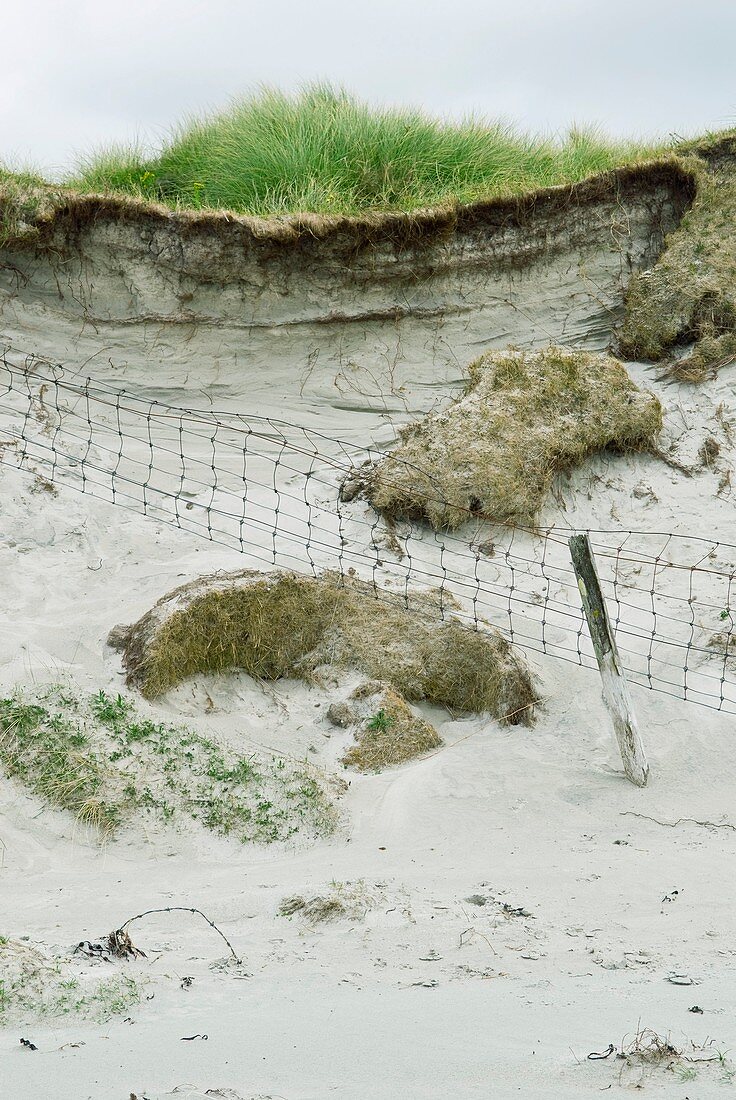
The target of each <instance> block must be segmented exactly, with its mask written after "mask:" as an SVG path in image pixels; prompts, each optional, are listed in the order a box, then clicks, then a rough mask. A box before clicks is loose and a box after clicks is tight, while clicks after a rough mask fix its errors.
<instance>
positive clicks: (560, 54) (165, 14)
mask: <svg viewBox="0 0 736 1100" xmlns="http://www.w3.org/2000/svg"><path fill="white" fill-rule="evenodd" d="M2 39H3V51H2V70H1V76H2V84H1V85H0V88H1V90H0V159H3V160H6V161H7V160H13V161H14V162H15V163H16V164H17V163H19V162H30V163H32V164H35V165H36V166H38V167H40V168H42V169H44V170H46V171H47V172H53V171H59V170H60V169H63V168H64V167H65V166H68V165H70V164H71V162H72V161H73V158H74V155H75V153H78V152H80V151H84V150H88V149H90V148H92V147H94V146H95V145H98V144H100V143H103V144H104V143H110V142H114V141H118V140H128V139H131V138H136V136H138V137H140V138H143V139H147V140H149V141H154V142H155V141H156V140H158V139H160V138H161V136H162V135H163V134H164V133H165V131H166V129H167V128H168V127H169V126H170V125H171V124H172V123H173V122H175V121H176V120H177V119H179V118H181V117H182V115H185V114H187V113H191V112H193V111H200V110H202V109H207V108H212V107H216V106H218V105H219V104H224V103H226V102H227V101H228V100H229V99H230V97H232V96H234V95H237V94H239V93H242V92H244V91H247V90H248V89H249V88H252V87H253V86H254V85H256V84H258V83H259V82H266V83H270V84H275V85H279V86H281V87H283V88H294V87H296V86H298V85H299V84H300V83H302V82H304V81H306V80H310V79H315V78H319V79H329V80H332V81H334V82H335V83H338V84H342V85H345V86H347V87H348V88H350V89H351V90H353V91H355V92H357V93H358V94H359V95H361V96H363V97H365V98H368V99H370V100H373V101H375V102H380V103H409V104H412V105H415V106H422V107H425V108H426V109H428V110H430V111H432V112H434V113H437V114H443V115H455V116H457V115H462V114H464V113H467V112H470V111H476V112H479V113H482V114H485V115H488V116H499V115H501V116H504V117H506V118H511V119H514V120H517V121H518V122H519V123H520V124H522V125H523V126H524V127H526V128H531V129H535V130H546V131H549V130H552V131H555V130H559V129H561V128H565V127H566V126H567V125H568V124H569V123H570V122H571V121H573V120H575V121H578V122H598V123H600V124H601V125H603V126H604V127H605V128H606V129H608V130H609V131H610V132H612V133H617V134H643V135H653V134H667V133H671V132H675V133H692V132H695V131H700V130H703V129H706V128H721V127H724V126H728V125H734V124H736V0H696V2H694V3H693V2H692V0H688V2H687V3H685V2H682V0H603V2H601V0H503V2H499V0H362V2H360V3H356V2H354V0H258V2H254V0H199V2H197V0H115V2H114V3H113V2H111V0H94V2H88V0H3V3H2Z"/></svg>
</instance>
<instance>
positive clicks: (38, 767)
mask: <svg viewBox="0 0 736 1100" xmlns="http://www.w3.org/2000/svg"><path fill="white" fill-rule="evenodd" d="M0 765H1V766H2V767H3V769H4V770H5V771H6V772H7V774H8V775H10V776H12V777H13V778H16V779H19V780H20V781H21V782H23V783H24V784H26V786H28V787H29V788H30V790H32V791H33V792H34V793H36V794H38V795H40V796H41V797H42V798H43V799H44V800H45V801H46V802H47V803H49V804H50V805H51V806H55V807H58V808H60V809H64V810H68V811H70V812H71V813H72V814H74V816H75V818H76V819H77V820H78V821H80V822H82V823H84V824H87V825H91V826H94V827H96V828H98V829H99V830H100V831H101V832H103V833H112V832H114V831H115V830H116V829H117V828H118V827H119V826H121V825H123V824H125V823H127V822H129V821H131V819H133V818H134V816H135V815H136V814H143V813H144V814H148V815H152V816H153V817H154V818H158V819H159V820H160V821H162V822H174V823H175V822H177V821H181V820H191V819H194V820H195V821H198V822H200V823H201V824H202V825H203V826H204V827H205V828H207V829H211V830H213V831H214V832H216V833H219V834H221V835H232V836H234V837H236V838H237V839H239V840H241V841H243V842H246V841H259V842H264V843H270V842H272V841H278V840H286V839H288V838H289V837H290V836H292V835H293V834H294V833H297V832H299V833H302V834H306V835H307V836H311V837H316V836H318V835H321V834H325V833H329V832H331V831H332V830H333V829H334V828H335V826H336V824H337V810H336V806H335V803H334V801H333V799H332V796H331V793H330V791H329V785H328V784H327V782H326V781H324V780H323V777H322V776H321V774H320V773H319V772H318V771H317V770H316V769H314V768H311V767H309V766H308V765H306V764H298V765H292V764H287V763H286V762H285V761H284V760H282V759H273V758H269V757H267V756H265V755H264V754H255V753H249V754H248V756H247V757H245V756H241V755H239V754H238V753H236V752H233V751H232V750H228V749H227V748H226V747H224V746H222V745H219V744H217V743H216V742H214V741H213V740H211V739H210V738H207V737H203V736H202V735H200V734H198V733H195V732H194V731H193V730H191V729H187V728H186V727H183V726H173V725H169V724H167V723H164V722H157V721H154V720H152V719H151V718H149V717H145V716H144V715H142V714H141V713H140V712H139V710H138V708H137V707H136V705H135V703H134V702H133V700H132V699H126V698H124V697H123V696H121V695H117V696H114V697H111V696H108V695H106V694H105V693H104V692H99V693H98V694H96V695H80V694H77V693H76V692H74V691H72V690H70V689H69V688H67V687H59V686H52V687H47V688H42V689H39V690H36V691H35V692H34V693H33V694H32V695H31V694H21V693H16V694H15V695H14V696H12V697H10V698H7V699H0Z"/></svg>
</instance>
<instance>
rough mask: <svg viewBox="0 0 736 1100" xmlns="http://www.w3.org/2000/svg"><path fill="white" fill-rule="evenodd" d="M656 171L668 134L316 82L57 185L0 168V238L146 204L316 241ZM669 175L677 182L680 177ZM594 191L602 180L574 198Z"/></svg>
mask: <svg viewBox="0 0 736 1100" xmlns="http://www.w3.org/2000/svg"><path fill="white" fill-rule="evenodd" d="M652 164H654V165H655V168H654V169H652ZM663 165H664V166H668V170H669V172H670V173H674V176H675V177H677V175H678V166H677V164H676V156H675V149H674V146H673V145H672V143H671V142H670V143H665V142H650V143H646V142H643V141H623V140H612V139H609V138H607V137H606V136H605V135H604V134H603V133H601V132H600V131H598V130H596V129H595V128H588V129H581V128H574V127H573V128H571V129H570V131H569V132H568V133H567V134H566V135H564V136H562V137H560V138H558V139H555V138H549V137H540V136H536V135H533V134H526V133H523V132H522V131H521V130H519V129H518V128H515V127H513V126H511V125H510V124H508V123H502V122H499V121H492V120H491V121H484V120H482V119H480V118H478V119H472V118H471V119H467V120H465V121H456V122H454V121H447V120H441V119H437V118H433V117H431V116H429V115H427V114H425V113H423V112H421V111H418V110H412V109H408V108H379V107H373V106H370V105H369V104H367V103H363V102H361V101H359V100H357V99H356V98H355V97H353V96H351V95H350V94H348V93H347V92H345V91H342V90H339V89H334V88H332V87H330V86H328V85H322V84H317V85H311V86H308V87H306V88H305V89H303V90H302V91H301V92H299V93H296V94H294V95H288V94H285V93H283V92H279V91H277V90H274V89H262V90H261V91H260V92H257V93H256V94H254V95H251V96H249V97H246V98H244V99H242V100H239V101H236V102H234V103H233V104H232V105H231V106H230V107H229V108H227V109H226V110H224V111H221V112H218V113H213V114H211V115H208V116H204V117H201V118H195V119H191V120H189V121H188V122H184V123H183V124H181V125H180V126H179V127H177V128H176V129H175V130H174V131H173V132H172V133H171V135H170V136H169V137H168V139H167V140H165V142H164V144H163V147H162V148H161V149H160V151H159V152H158V153H156V154H154V155H151V154H148V155H146V154H144V153H143V152H142V151H141V150H140V149H137V148H135V147H120V146H118V147H110V148H108V149H103V150H101V151H97V152H93V153H90V154H89V155H87V156H85V157H83V158H81V159H80V161H79V162H78V164H77V166H76V168H75V170H74V171H72V172H71V173H69V174H68V175H67V176H66V177H65V178H63V179H62V180H60V181H59V182H58V183H56V184H50V183H48V182H47V181H45V180H43V179H42V178H41V177H40V176H37V175H33V174H32V173H28V172H24V173H12V172H10V171H8V170H3V169H2V168H1V166H0V242H2V241H3V240H5V241H6V242H7V241H16V240H17V241H20V240H23V239H28V240H29V241H30V240H32V239H39V236H40V237H43V236H44V230H45V227H47V226H48V223H49V222H53V221H55V220H58V219H61V220H62V221H65V222H66V223H67V224H68V225H69V228H70V230H72V229H73V227H74V224H75V223H76V224H83V223H84V222H85V221H86V220H88V219H93V218H97V217H101V216H106V215H107V216H113V217H114V216H116V215H117V216H121V217H123V216H126V215H127V216H128V217H130V216H133V215H134V213H135V212H137V213H138V214H139V215H142V214H143V212H144V211H147V212H148V213H149V214H158V215H159V216H164V217H165V216H167V215H168V216H170V215H171V214H172V213H177V214H179V215H182V216H184V220H182V221H181V222H180V224H181V225H182V228H183V231H185V230H186V224H187V221H194V222H197V223H198V224H202V218H204V219H205V221H206V220H207V218H208V216H209V218H210V219H211V218H212V216H213V214H214V213H215V212H219V218H220V219H221V217H222V212H227V214H228V216H229V217H231V218H232V217H236V218H237V220H238V221H240V222H241V223H242V219H254V221H253V222H252V223H250V224H251V227H252V230H253V232H254V234H255V235H260V236H262V237H266V238H277V237H278V236H279V235H283V236H286V237H287V238H289V237H293V235H294V234H296V235H300V234H305V235H308V234H312V233H316V234H318V235H323V234H325V233H330V232H334V231H335V230H338V231H339V230H340V229H344V228H345V226H346V219H347V220H348V222H350V221H353V220H355V221H357V222H358V223H359V224H364V225H365V226H366V227H367V228H371V227H372V228H373V229H374V230H375V229H376V228H378V227H380V228H381V229H382V230H388V231H389V232H391V231H392V229H393V231H397V230H398V229H399V227H400V226H403V225H404V222H405V220H406V219H408V222H409V225H411V226H416V225H417V224H419V225H422V224H424V223H428V225H429V226H430V227H431V225H432V223H433V222H434V221H436V220H439V222H440V223H441V224H442V223H445V224H447V223H449V224H452V219H453V216H455V215H456V214H457V212H458V211H461V210H463V209H464V208H471V209H473V208H475V209H477V211H478V213H480V214H482V213H483V211H484V209H485V207H486V205H487V204H492V205H493V206H494V207H495V206H496V204H498V207H497V213H498V216H499V217H505V216H508V213H509V211H510V210H513V209H514V207H515V204H516V203H517V202H518V201H519V200H520V199H521V198H522V197H528V196H531V195H535V196H540V197H541V196H543V195H544V194H546V193H547V192H550V191H553V192H554V191H556V190H559V189H562V191H563V193H564V192H565V191H566V190H569V189H570V188H577V187H578V186H579V185H584V184H585V183H586V182H590V181H592V180H594V179H596V178H602V179H604V180H605V179H607V178H608V177H609V176H611V179H608V182H607V183H604V184H603V185H602V187H603V191H606V190H610V188H611V185H612V184H613V183H614V182H615V179H616V177H617V175H619V174H620V175H621V182H622V183H623V185H624V186H626V183H627V179H628V178H629V177H628V176H627V171H628V172H629V173H630V172H633V171H637V170H640V171H642V172H643V173H644V174H645V175H646V174H647V172H648V171H649V172H651V171H652V170H654V171H655V172H657V171H659V172H661V171H662V167H663ZM665 170H667V169H665ZM679 174H680V175H681V176H682V181H681V182H682V183H683V184H684V185H685V186H687V184H686V182H685V181H686V177H687V173H682V172H681V171H679ZM600 194H601V184H598V185H596V186H594V187H593V188H592V189H591V190H590V191H588V190H586V189H585V188H583V190H582V191H581V192H580V193H579V198H580V200H581V201H587V199H594V198H596V197H598V196H600ZM507 204H511V205H510V206H509V205H507ZM520 209H521V210H523V209H524V207H523V206H522V207H521V208H520ZM393 219H398V221H394V220H393ZM246 224H248V223H247V222H246ZM404 228H405V226H404Z"/></svg>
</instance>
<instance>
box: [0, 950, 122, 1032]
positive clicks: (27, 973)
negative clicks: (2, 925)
mask: <svg viewBox="0 0 736 1100" xmlns="http://www.w3.org/2000/svg"><path fill="white" fill-rule="evenodd" d="M141 997H142V987H141V982H140V980H137V979H135V978H133V977H131V976H130V975H129V974H125V973H116V974H113V975H112V976H110V977H108V978H105V979H103V980H101V981H100V980H98V979H97V978H96V977H94V976H93V975H91V974H90V973H89V970H83V969H78V971H75V969H74V968H73V967H72V966H71V964H70V962H69V961H67V960H64V959H61V958H54V957H51V956H48V955H47V954H45V953H44V952H42V951H41V950H40V949H38V948H36V947H33V946H31V945H30V944H28V943H22V942H21V941H19V940H13V939H9V938H7V937H5V936H0V1024H7V1023H9V1022H11V1021H13V1020H19V1019H43V1018H49V1019H51V1018H53V1019H57V1018H58V1017H59V1016H77V1017H79V1016H81V1017H86V1018H90V1019H95V1020H107V1019H109V1018H110V1017H112V1016H118V1015H121V1014H122V1013H123V1012H128V1011H129V1010H130V1009H131V1008H132V1007H133V1006H134V1005H136V1004H138V1003H139V1001H140V1000H141Z"/></svg>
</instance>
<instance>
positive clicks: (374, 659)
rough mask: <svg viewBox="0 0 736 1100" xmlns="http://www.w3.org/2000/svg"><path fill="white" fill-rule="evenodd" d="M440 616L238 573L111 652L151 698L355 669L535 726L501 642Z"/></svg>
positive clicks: (426, 597)
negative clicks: (194, 683) (228, 680)
mask: <svg viewBox="0 0 736 1100" xmlns="http://www.w3.org/2000/svg"><path fill="white" fill-rule="evenodd" d="M445 601H446V602H447V597H445ZM445 606H446V603H445ZM443 610H444V609H443V607H442V604H441V598H440V595H439V593H437V592H426V593H416V592H415V593H411V594H410V595H408V596H407V597H405V596H404V595H403V593H398V592H393V591H391V590H390V589H388V588H383V589H380V590H376V589H375V588H374V586H373V585H371V584H369V583H367V582H365V581H361V580H359V579H358V578H357V577H352V578H351V577H340V576H339V575H338V574H335V573H325V574H323V575H322V576H319V577H305V576H300V575H299V574H296V573H289V572H286V571H283V572H278V573H270V574H263V573H256V572H253V571H250V570H242V571H239V572H237V573H231V574H230V575H218V576H214V577H204V578H202V579H201V580H199V581H195V582H193V583H192V584H189V585H185V586H183V587H182V588H179V589H175V590H174V591H173V592H171V593H169V594H168V595H167V596H164V597H163V598H162V599H161V600H160V601H159V603H158V604H156V606H155V607H154V608H153V609H152V610H151V611H150V612H149V613H148V614H147V615H144V616H143V618H142V619H140V620H139V621H138V622H137V623H134V624H133V626H131V627H129V628H128V630H127V632H125V634H124V635H123V636H122V637H120V638H119V639H116V641H117V643H118V644H120V645H121V647H122V649H123V655H124V656H123V659H124V662H125V666H126V668H127V670H128V675H129V682H131V683H133V684H135V685H137V686H138V687H139V688H140V689H141V691H142V692H143V694H144V695H146V696H147V697H149V698H154V697H156V696H158V695H161V694H162V693H163V692H165V691H168V690H169V689H170V688H172V687H174V686H175V685H176V684H178V683H181V681H182V680H185V679H186V678H187V677H189V676H194V675H196V674H197V673H202V672H226V671H227V670H229V669H243V670H244V671H245V672H248V673H250V675H251V676H255V677H258V678H261V679H265V680H276V679H279V678H281V677H287V676H288V677H293V678H297V679H301V680H305V681H307V682H308V683H315V682H320V681H321V680H323V679H324V677H325V676H329V677H331V678H332V679H334V677H335V673H336V671H339V670H344V669H355V670H357V671H359V672H362V673H364V674H365V675H366V676H369V677H370V678H371V679H372V680H380V681H382V682H384V683H385V684H387V685H390V686H391V687H392V688H393V689H394V691H395V692H398V693H399V694H400V695H401V696H403V697H404V699H410V700H420V699H426V700H428V701H429V702H432V703H436V704H438V705H440V706H446V707H448V708H450V709H451V710H454V711H484V712H488V713H490V714H492V715H493V716H494V717H496V718H499V719H502V720H507V719H508V720H510V721H512V722H530V721H531V719H532V713H533V704H534V702H535V700H536V692H535V690H534V685H533V682H532V678H531V675H530V673H529V670H528V668H527V666H526V664H525V663H524V661H523V660H522V658H521V657H520V656H518V655H517V653H516V652H515V651H514V649H513V648H512V646H511V645H510V644H509V643H508V642H507V641H506V639H505V638H504V637H503V636H502V635H501V634H500V633H499V632H498V631H497V630H495V629H493V628H492V627H490V626H488V627H486V628H485V629H484V630H475V629H473V628H472V627H470V626H467V625H465V623H463V621H462V620H461V619H459V618H457V617H455V616H452V615H449V614H447V613H446V611H445V613H444V617H443Z"/></svg>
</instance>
